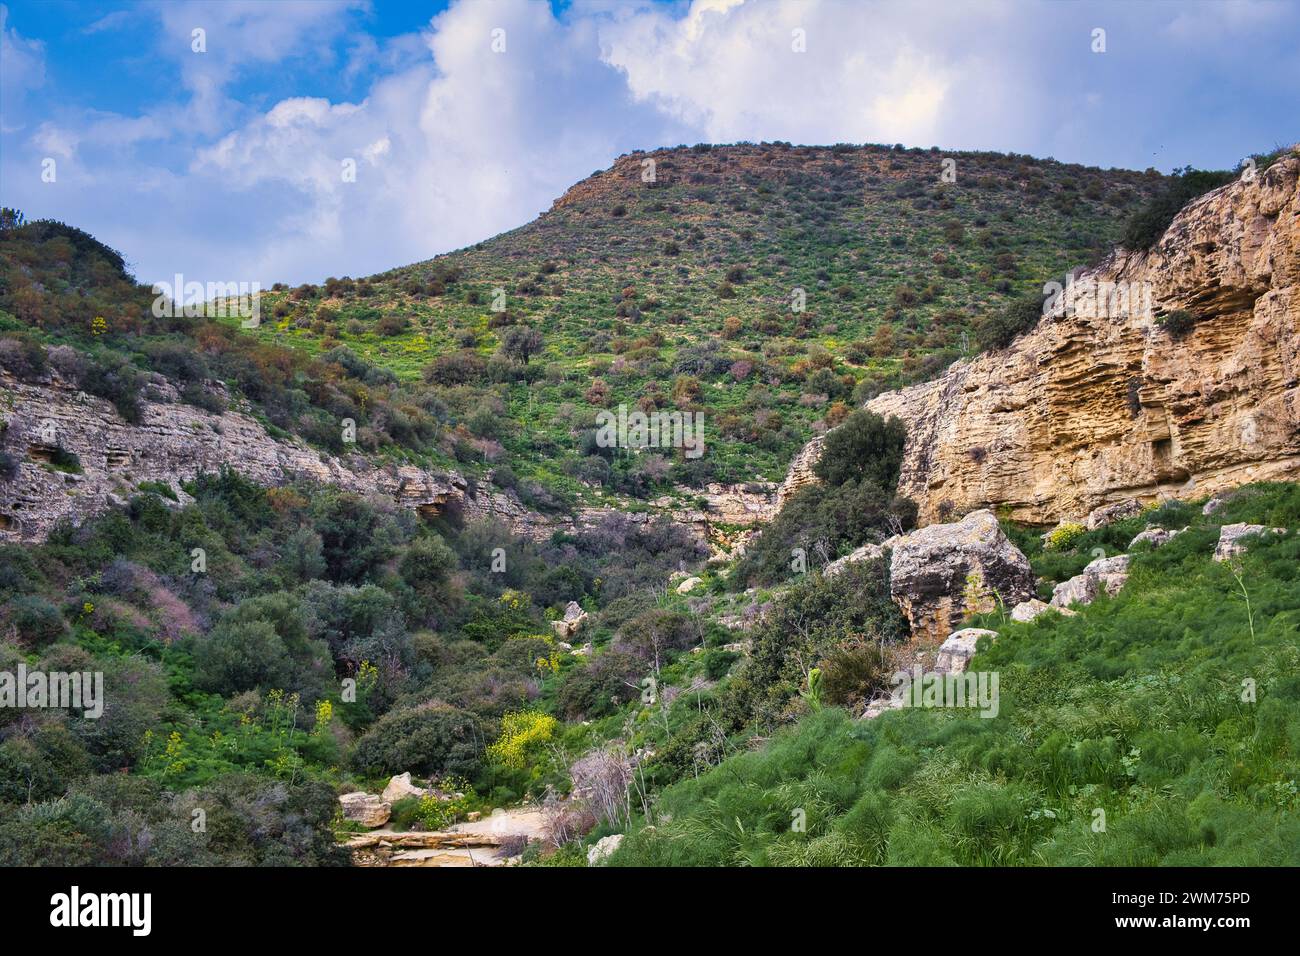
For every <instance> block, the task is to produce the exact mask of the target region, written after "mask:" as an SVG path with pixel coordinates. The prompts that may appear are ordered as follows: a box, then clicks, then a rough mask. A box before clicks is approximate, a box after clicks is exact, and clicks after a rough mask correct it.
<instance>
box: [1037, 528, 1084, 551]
mask: <svg viewBox="0 0 1300 956" xmlns="http://www.w3.org/2000/svg"><path fill="white" fill-rule="evenodd" d="M1087 531H1088V529H1087V528H1085V527H1084V526H1083V525H1081V524H1077V523H1073V522H1071V523H1067V524H1063V525H1061V526H1060V527H1058V528H1053V529H1052V531H1051V532H1049V533H1048V535H1047V546H1048V547H1049V548H1051V549H1052V550H1053V551H1068V550H1069V549H1070V548H1071V547H1072V546H1073V545H1074V543H1075V542H1076V541H1077V540H1078V539H1079V538H1080V537H1082V536H1083V535H1084V534H1086V533H1087Z"/></svg>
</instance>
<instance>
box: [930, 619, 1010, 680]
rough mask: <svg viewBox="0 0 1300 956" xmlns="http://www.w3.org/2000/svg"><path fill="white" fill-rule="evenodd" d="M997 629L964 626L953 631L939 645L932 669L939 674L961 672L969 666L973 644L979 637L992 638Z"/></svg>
mask: <svg viewBox="0 0 1300 956" xmlns="http://www.w3.org/2000/svg"><path fill="white" fill-rule="evenodd" d="M997 636H998V632H997V631H989V630H985V629H984V628H982V627H964V628H962V629H961V630H960V631H953V632H952V633H951V634H949V635H948V637H947V638H946V639H945V640H944V642H943V643H942V644H940V645H939V653H938V654H937V655H936V656H935V659H934V669H935V672H936V673H939V674H961V673H964V672H965V670H966V668H967V667H969V666H970V659H971V658H972V657H974V656H975V645H976V644H977V643H978V642H979V639H980V638H981V637H987V638H988V639H989V640H993V639H994V638H995V637H997Z"/></svg>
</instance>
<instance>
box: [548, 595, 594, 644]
mask: <svg viewBox="0 0 1300 956" xmlns="http://www.w3.org/2000/svg"><path fill="white" fill-rule="evenodd" d="M586 620H587V612H586V611H584V610H583V609H582V606H581V605H579V604H578V602H577V601H570V602H569V603H568V604H567V605H565V608H564V617H562V618H560V620H558V621H552V622H551V627H552V628H553V629H554V630H555V635H556V636H557V637H559V638H561V639H566V638H570V637H572V636H573V635H574V634H577V633H578V628H580V627H582V625H583V624H584V623H586Z"/></svg>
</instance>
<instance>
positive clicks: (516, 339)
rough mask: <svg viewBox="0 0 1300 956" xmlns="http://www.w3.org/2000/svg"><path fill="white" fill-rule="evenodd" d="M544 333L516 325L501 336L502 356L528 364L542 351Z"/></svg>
mask: <svg viewBox="0 0 1300 956" xmlns="http://www.w3.org/2000/svg"><path fill="white" fill-rule="evenodd" d="M544 341H545V340H544V339H543V338H542V333H541V332H538V331H537V330H536V329H534V328H530V327H529V326H526V325H514V326H511V327H510V328H508V329H506V331H505V332H504V333H503V334H502V336H501V354H502V355H504V356H505V357H506V358H510V359H514V360H516V361H518V362H522V363H523V364H524V365H527V364H528V360H529V359H530V358H532V357H533V356H534V355H536V354H537V353H538V352H540V351H541V350H542V345H543V344H544Z"/></svg>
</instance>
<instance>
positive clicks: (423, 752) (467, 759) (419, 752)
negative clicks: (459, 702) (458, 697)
mask: <svg viewBox="0 0 1300 956" xmlns="http://www.w3.org/2000/svg"><path fill="white" fill-rule="evenodd" d="M483 751H484V741H483V737H482V734H481V733H480V731H479V727H478V723H477V721H475V719H474V717H473V716H472V715H471V714H469V713H467V712H465V711H463V710H458V709H456V708H455V707H449V706H447V705H445V704H436V703H430V704H423V705H421V706H419V707H411V708H408V709H406V710H397V711H393V712H392V713H389V714H385V715H384V716H383V717H381V718H379V720H377V721H375V723H374V725H373V726H372V727H371V728H370V729H369V730H368V731H366V733H365V734H364V735H362V737H361V738H360V739H359V740H358V741H357V745H356V749H355V750H353V752H352V768H353V769H354V770H355V771H356V772H357V773H359V774H362V775H363V776H366V777H382V776H385V775H388V774H395V773H404V772H406V771H408V770H409V771H411V772H413V773H416V774H420V775H422V776H445V775H447V774H455V775H457V776H462V777H466V778H472V777H473V776H474V775H475V774H476V773H477V772H478V769H479V766H480V763H481V761H482V756H483Z"/></svg>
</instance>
